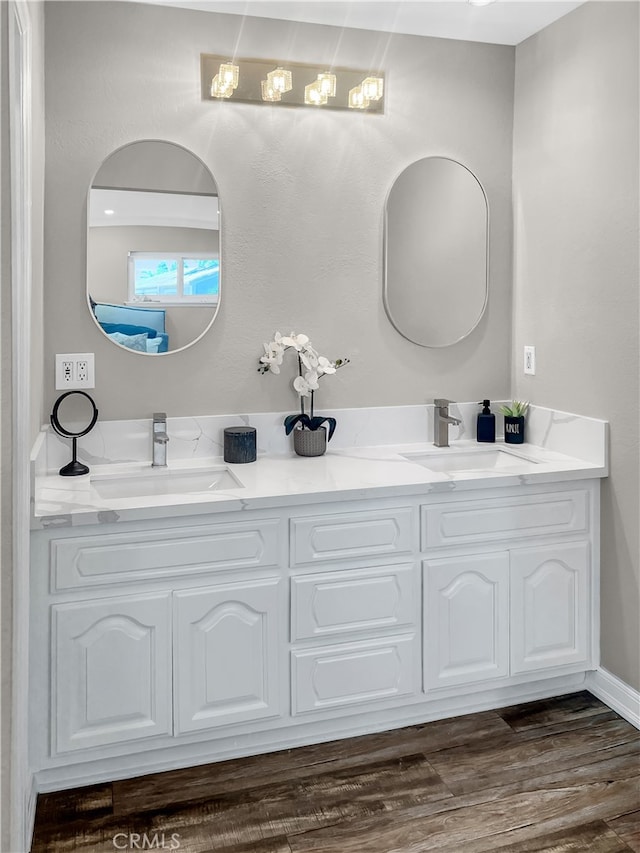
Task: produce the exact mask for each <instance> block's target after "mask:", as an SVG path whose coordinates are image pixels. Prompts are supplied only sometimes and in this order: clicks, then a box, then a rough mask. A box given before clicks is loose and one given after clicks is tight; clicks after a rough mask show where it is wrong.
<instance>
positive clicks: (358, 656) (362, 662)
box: [291, 634, 419, 716]
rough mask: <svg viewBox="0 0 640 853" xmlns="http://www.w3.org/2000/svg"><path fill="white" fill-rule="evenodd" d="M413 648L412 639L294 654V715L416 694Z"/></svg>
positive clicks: (412, 636) (414, 638)
mask: <svg viewBox="0 0 640 853" xmlns="http://www.w3.org/2000/svg"><path fill="white" fill-rule="evenodd" d="M416 644H417V635H416V634H404V635H402V636H395V637H387V638H385V639H382V640H381V639H376V640H363V641H362V642H360V643H348V644H345V645H341V646H330V647H328V648H324V649H322V650H317V649H316V650H308V651H300V650H298V651H293V652H292V653H291V677H292V685H291V689H292V697H291V698H292V713H293V715H294V716H295V715H297V714H304V713H305V712H308V711H323V710H330V709H333V708H344V707H348V706H350V705H357V704H362V703H366V702H373V701H376V700H380V699H393V698H395V697H397V696H403V695H407V694H411V693H415V692H416V688H415V684H416V680H417V679H416V660H417V658H418V657H419V651H418V650H417V649H416Z"/></svg>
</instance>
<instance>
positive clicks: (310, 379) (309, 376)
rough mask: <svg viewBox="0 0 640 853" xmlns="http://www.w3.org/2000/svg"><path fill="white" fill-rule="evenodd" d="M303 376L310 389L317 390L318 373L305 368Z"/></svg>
mask: <svg viewBox="0 0 640 853" xmlns="http://www.w3.org/2000/svg"><path fill="white" fill-rule="evenodd" d="M304 378H305V379H306V382H307V385H308V386H309V388H311V390H312V391H317V390H318V388H319V387H320V386H319V385H318V378H319V374H318V371H317V370H307V372H306V373H305V374H304Z"/></svg>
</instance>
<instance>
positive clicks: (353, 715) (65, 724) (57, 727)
mask: <svg viewBox="0 0 640 853" xmlns="http://www.w3.org/2000/svg"><path fill="white" fill-rule="evenodd" d="M455 411H456V412H457V413H458V414H463V413H461V412H460V411H459V410H458V409H455ZM546 411H548V410H539V415H540V418H541V422H542V418H543V417H544V414H543V413H544V412H546ZM535 418H536V415H535V414H534V415H532V422H533V423H532V431H533V433H534V437H535V433H536V430H535ZM461 420H462V421H463V424H462V425H461V427H460V430H461V431H462V432H463V431H464V423H465V418H464V417H463V418H461ZM583 420H587V419H583ZM216 429H217V427H216ZM565 429H566V427H565ZM588 430H592V431H593V433H594V437H595V440H596V442H597V441H598V440H601V442H602V446H601V447H600V448H599V449H596V450H594V454H593V456H592V458H591V460H589V459H580V458H576V457H573V456H569V455H567V454H566V453H561V452H559V451H558V450H554V449H552V447H551V445H553V441H552V440H549V435H550V431H548V430H547V431H546V439H545V441H546V445H547V446H546V447H544V446H542V445H533V444H531V445H524V446H522V448H519V449H518V451H517V454H520V455H515V456H513V455H511V454H508V453H506V452H505V451H506V450H507V449H508V448H506V447H505V446H504V445H503V444H500V443H498V444H497V445H496V446H495V448H492V449H491V451H492V455H491V456H490V457H488V456H486V455H485V456H484V457H481V456H480V455H478V454H481V453H485V454H486V453H487V449H486V447H479V446H478V445H477V444H475V443H473V442H467V441H465V440H464V438H463V439H458V440H457V441H454V442H452V447H451V448H446V449H439V448H434V447H433V446H432V445H430V444H429V443H427V442H423V443H407V444H406V445H402V446H389V445H385V446H376V447H371V446H369V447H362V446H360V447H358V446H350V447H347V446H343V447H341V446H340V445H338V446H337V447H336V449H335V450H332V451H330V452H328V453H327V455H326V456H325V457H322V458H319V459H302V458H299V457H293V456H292V455H291V454H290V455H282V456H278V455H268V454H264V455H261V456H259V458H258V461H257V462H256V463H253V464H252V465H244V466H243V465H237V466H234V465H227V466H223V465H222V463H221V460H220V459H218V460H211V459H209V460H208V461H206V462H205V460H203V459H197V458H196V459H193V458H192V459H190V460H186V459H183V460H180V461H179V462H176V463H175V466H174V468H173V469H171V470H170V473H171V475H173V474H174V473H175V474H176V476H177V477H178V479H174V480H171V483H173V484H178V483H179V484H182V485H180V486H179V487H178V485H173V486H171V487H172V488H176V489H177V488H180V489H183V490H184V489H186V491H183V492H182V493H181V494H177V493H171V492H166V493H164V494H159V495H158V494H148V492H150V490H151V488H152V486H151V485H150V484H147V481H146V480H145V479H144V477H145V474H144V472H142V469H134V471H133V474H134V476H133V478H132V477H131V474H132V471H131V467H132V466H131V463H129V464H120V465H117V466H115V469H114V466H113V465H112V466H105V468H107V467H108V468H109V470H108V471H100V470H99V466H98V467H97V468H96V469H94V470H92V474H91V475H89V477H88V478H86V480H85V482H83V483H80V482H78V483H75V484H69V483H64V484H60V483H58V482H56V478H55V475H52V474H47V473H44V472H43V474H42V476H41V477H38V478H37V481H36V489H35V501H36V503H35V506H36V510H35V515H34V531H33V543H32V554H33V562H32V574H31V589H32V627H31V673H30V677H31V696H32V718H31V721H30V724H31V733H32V737H31V739H32V746H33V753H32V766H33V767H34V770H35V771H36V773H37V781H38V788H39V790H54V789H58V788H64V787H71V786H76V785H80V784H88V783H92V782H97V781H101V780H107V779H115V778H123V777H128V776H135V775H139V774H141V773H147V772H154V771H159V770H165V769H171V768H176V767H181V766H188V765H192V764H197V763H205V762H209V761H216V760H221V759H226V758H233V757H238V756H242V755H248V754H253V753H259V752H266V751H272V750H277V749H283V748H289V747H294V746H298V745H302V744H308V743H314V742H321V741H324V740H332V739H335V738H340V737H347V736H352V735H358V734H363V733H367V732H372V731H378V730H385V729H389V728H396V727H400V726H403V725H409V724H414V723H418V722H424V721H427V720H433V719H438V718H443V717H447V716H452V715H456V714H462V713H467V712H472V711H477V710H481V709H484V708H490V707H499V706H504V705H508V704H512V703H515V702H520V701H525V700H527V699H531V698H536V697H540V696H549V695H557V694H561V693H565V692H571V691H572V690H577V689H579V688H580V685H581V684H582V682H583V679H584V673H585V672H586V671H588V670H590V669H592V668H594V667H595V666H596V665H597V663H598V645H599V637H598V587H599V478H600V477H602V476H606V456H605V443H606V425H605V424H604V423H603V422H596V421H593V422H591V424H588V425H587V431H588ZM347 431H348V430H347ZM560 431H562V428H561V430H560ZM169 433H170V435H171V426H169ZM598 435H599V436H600V439H597V436H598ZM348 440H349V437H348V435H347V436H345V439H344V441H348ZM587 443H588V442H587ZM580 444H581V442H580V440H578V441H576V440H575V438H574V440H573V446H574V447H579V446H580ZM169 447H170V449H171V445H169ZM599 453H600V454H601V456H598V454H599ZM447 454H448V455H447ZM583 455H585V456H586V455H587V454H586V453H585V454H583ZM447 465H450V466H451V468H452V470H450V469H449V468H447V467H446V466H447ZM474 465H475V468H474V467H473V466H474ZM207 466H208V468H207ZM429 466H431V467H429ZM465 466H466V467H465ZM203 468H204V470H206V471H208V472H209V473H210V474H213V475H215V474H216V472H218V474H223V475H224V477H225V479H224V480H221V481H220V483H221V485H220V486H219V487H218V488H215V489H214V490H213V491H211V492H210V493H208V494H203V493H199V494H195V493H194V492H193V491H192V492H189V485H188V482H189V479H188V476H187V479H186V480H185V479H184V475H185V471H186V472H187V475H189V473H190V474H192V475H196V474H197V472H202V471H203ZM136 472H137V473H136ZM92 477H93V480H92V479H91V478H92ZM100 477H103V478H104V479H102V480H101V479H100ZM180 478H181V479H180ZM58 479H60V478H58ZM77 479H78V480H80V479H84V478H77ZM141 480H142V485H141V486H138V488H137V491H138V492H139V491H140V490H142V491H146V492H147V494H135V495H132V494H130V493H128V494H127V493H126V489H127V485H126V484H127V483H129V484H130V483H132V482H137V483H139V482H140V481H141ZM104 482H107V483H109V482H110V483H111V491H109V490H108V489H107V490H105V489H104V488H103V489H102V494H100V493H99V492H98V491H97V489H99V488H100V485H101V483H104ZM185 482H186V483H187V485H186V486H185V485H184V483H185ZM114 484H115V485H114ZM121 484H124V485H122V488H123V489H124V490H125V491H124V492H122V493H121V494H120V496H118V488H119V486H120V485H121ZM61 486H63V488H64V490H65V491H66V494H65V495H64V496H61V492H59V491H58V490H59V489H60V487H61ZM130 491H131V490H130ZM105 495H108V497H105ZM56 496H57V497H56ZM56 501H57V503H56ZM54 508H57V510H58V511H57V512H56V511H55V509H54ZM62 509H64V510H66V511H65V512H61V511H60V510H62Z"/></svg>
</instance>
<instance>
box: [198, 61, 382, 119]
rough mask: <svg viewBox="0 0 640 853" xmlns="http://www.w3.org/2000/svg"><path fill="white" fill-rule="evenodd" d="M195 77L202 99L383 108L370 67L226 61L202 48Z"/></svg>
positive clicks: (379, 78) (378, 83)
mask: <svg viewBox="0 0 640 853" xmlns="http://www.w3.org/2000/svg"><path fill="white" fill-rule="evenodd" d="M200 80H201V87H202V88H201V94H202V99H203V100H205V101H212V100H213V101H216V100H227V101H238V102H240V103H245V104H254V105H255V104H262V105H264V104H269V105H270V106H272V107H275V108H276V109H279V108H280V107H319V106H322V107H323V108H324V109H325V110H350V109H359V110H360V111H361V112H369V113H384V102H385V100H386V87H385V83H384V74H383V72H382V71H380V70H379V69H378V68H375V67H373V68H371V67H370V68H364V69H363V68H360V69H358V68H342V67H336V66H333V65H324V64H323V65H313V64H310V63H302V62H290V61H289V60H286V61H283V60H279V59H243V58H241V57H234V59H233V61H231V60H229V58H228V57H225V56H219V55H218V56H216V55H215V54H207V53H203V54H201V55H200ZM354 90H355V91H354ZM350 93H351V94H350Z"/></svg>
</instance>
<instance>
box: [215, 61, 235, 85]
mask: <svg viewBox="0 0 640 853" xmlns="http://www.w3.org/2000/svg"><path fill="white" fill-rule="evenodd" d="M239 76H240V68H239V66H238V65H234V64H233V62H223V63H222V64H221V65H220V68H219V70H218V77H219V79H220V82H221V83H222V85H224V86H226V87H230V88H231V89H237V88H238V78H239Z"/></svg>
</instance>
